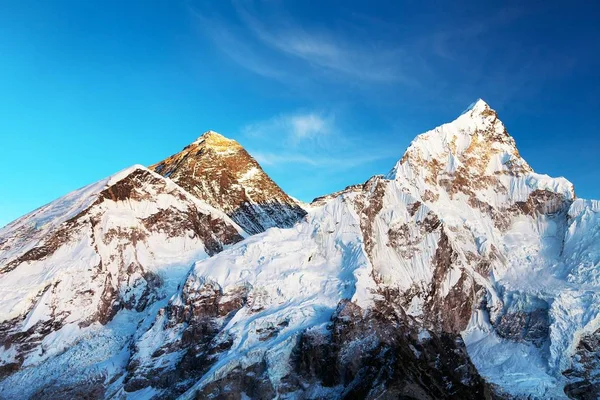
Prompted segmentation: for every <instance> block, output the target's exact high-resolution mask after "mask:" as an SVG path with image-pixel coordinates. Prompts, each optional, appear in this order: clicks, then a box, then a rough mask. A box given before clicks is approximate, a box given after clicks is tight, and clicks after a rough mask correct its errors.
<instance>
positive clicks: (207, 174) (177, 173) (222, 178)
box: [150, 131, 306, 234]
mask: <svg viewBox="0 0 600 400" xmlns="http://www.w3.org/2000/svg"><path fill="white" fill-rule="evenodd" d="M150 169H152V170H154V171H156V172H157V173H159V174H161V175H163V176H165V177H168V178H169V179H171V180H173V182H175V183H177V184H178V185H179V186H181V187H182V188H184V189H185V190H187V191H188V192H189V193H191V194H193V195H194V196H196V197H197V198H199V199H200V200H202V201H204V202H206V203H208V204H210V205H211V206H213V207H215V208H217V209H219V210H221V211H223V212H225V213H226V214H227V215H229V216H230V217H231V219H233V220H234V221H235V222H236V223H237V224H238V225H240V226H241V227H242V228H243V229H244V230H245V231H246V232H248V233H251V234H254V233H259V232H263V231H264V230H266V229H268V228H272V227H279V228H289V227H291V226H292V225H294V224H295V223H296V222H297V221H299V220H300V219H301V218H302V217H303V216H304V215H305V214H306V212H305V211H304V210H303V209H302V207H300V206H299V205H298V204H297V202H296V201H295V200H293V199H292V198H291V197H290V196H288V195H287V194H286V193H285V192H284V191H283V190H281V188H279V186H277V184H275V182H273V181H272V180H271V178H269V176H268V175H267V174H265V172H264V171H263V169H262V168H261V167H260V165H259V164H258V163H257V162H256V161H255V160H254V158H252V156H250V154H248V152H247V151H246V150H245V149H244V148H243V147H242V146H240V144H239V143H238V142H236V141H235V140H231V139H227V138H225V137H224V136H222V135H220V134H218V133H216V132H213V131H208V132H206V133H204V134H203V135H202V136H200V137H199V138H198V139H197V140H196V141H194V142H193V143H192V144H190V145H189V146H186V147H185V148H184V149H183V150H182V151H181V152H179V153H177V154H174V155H172V156H171V157H168V158H167V159H165V160H163V161H161V162H159V163H157V164H155V165H153V166H151V167H150Z"/></svg>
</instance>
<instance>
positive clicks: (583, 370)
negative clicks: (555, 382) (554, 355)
mask: <svg viewBox="0 0 600 400" xmlns="http://www.w3.org/2000/svg"><path fill="white" fill-rule="evenodd" d="M563 375H564V376H565V377H567V378H568V379H569V383H568V384H567V385H566V386H565V393H566V394H567V395H568V396H569V397H570V398H572V399H578V400H597V399H598V398H600V330H598V331H596V332H594V333H592V334H588V335H585V336H583V337H582V338H581V339H580V341H579V345H578V346H577V349H576V350H575V354H574V356H573V359H572V366H571V368H570V369H568V370H566V371H563Z"/></svg>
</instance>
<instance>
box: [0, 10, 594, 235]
mask: <svg viewBox="0 0 600 400" xmlns="http://www.w3.org/2000/svg"><path fill="white" fill-rule="evenodd" d="M594 3H597V2H590V1H586V2H578V1H569V2H552V1H550V2H549V1H543V2H533V1H527V2H522V1H519V2H513V3H510V2H498V1H495V2H485V1H473V2H470V1H462V2H457V1H448V2H435V3H433V2H417V1H405V2H401V1H369V2H363V1H361V2H353V1H329V2H325V1H318V2H316V1H315V2H309V1H289V2H280V1H265V2H251V1H235V2H227V1H214V2H200V1H177V0H175V1H151V0H146V1H135V0H125V1H92V0H71V1H50V0H44V1H36V2H33V1H26V0H25V1H17V0H11V1H7V0H4V1H1V2H0V57H1V62H0V135H1V138H2V141H1V145H0V168H1V170H2V171H3V174H2V181H1V183H0V225H4V224H5V223H8V222H9V221H11V220H13V219H15V218H17V217H19V216H20V215H22V214H24V213H26V212H28V211H31V210H32V209H34V208H36V207H39V206H41V205H42V204H44V203H47V202H49V201H51V200H53V199H55V198H57V197H60V196H61V195H63V194H65V193H67V192H69V191H71V190H74V189H76V188H78V187H81V186H84V185H86V184H88V183H91V182H94V181H96V180H99V179H101V178H102V177H104V176H107V175H110V174H112V173H114V172H116V171H118V170H120V169H122V168H125V167H127V166H129V165H131V164H136V163H139V164H145V165H149V164H152V163H154V162H156V161H159V160H161V159H163V158H165V157H166V156H168V155H170V154H172V153H175V152H177V151H179V150H180V149H181V148H182V147H184V146H185V145H186V144H188V143H190V142H192V141H193V140H194V139H195V138H196V137H197V136H199V135H200V134H201V133H202V132H203V131H205V130H208V129H212V130H216V131H218V132H221V133H222V134H224V135H225V136H228V137H232V138H235V139H237V140H238V141H239V142H240V143H242V144H243V145H244V146H245V147H246V148H247V149H248V150H249V151H250V153H251V154H253V155H254V156H255V157H256V158H257V159H258V160H259V161H260V162H261V163H262V165H263V167H264V168H265V169H266V171H267V172H268V173H269V174H270V175H271V176H272V177H273V178H274V179H275V181H276V182H277V183H279V184H280V185H281V186H282V187H283V188H284V189H285V190H286V191H287V192H289V193H290V194H291V195H293V196H296V197H298V198H300V199H302V200H310V199H312V198H313V197H315V196H318V195H321V194H324V193H327V192H331V191H334V190H339V189H341V188H343V187H344V186H346V185H349V184H354V183H358V182H362V181H364V180H366V179H367V178H368V177H370V176H371V175H373V174H377V173H386V172H387V171H388V170H389V169H390V168H391V167H392V166H393V164H394V163H395V161H396V160H397V159H399V158H400V157H401V156H402V154H403V153H404V150H405V149H406V147H407V146H408V144H409V143H410V141H411V140H412V139H413V138H414V136H416V135H417V134H419V133H421V132H423V131H426V130H428V129H431V128H433V127H435V126H436V125H439V124H441V123H443V122H447V121H450V120H452V119H454V118H455V117H456V116H458V115H459V114H460V113H461V112H462V111H463V110H464V109H465V108H466V107H467V106H468V105H469V104H470V103H471V102H472V101H474V100H475V99H477V98H479V97H481V98H483V99H485V100H486V101H487V102H488V103H489V104H490V105H491V106H492V107H493V108H495V109H496V110H497V111H498V112H499V114H500V117H501V119H502V120H503V121H504V122H505V124H506V125H507V127H508V130H509V132H510V133H511V134H512V135H513V136H514V137H515V139H516V141H517V145H518V146H519V149H520V151H521V154H522V155H523V156H524V157H525V159H526V160H527V161H528V162H529V163H530V164H531V165H532V166H533V168H534V169H535V170H536V171H537V172H540V173H548V174H550V175H554V176H565V177H566V178H568V179H569V180H571V181H572V182H573V183H574V184H575V188H576V191H577V194H578V195H579V196H581V197H586V198H600V185H599V184H600V178H599V176H600V157H599V150H600V139H599V137H598V126H599V124H598V117H599V114H600V107H599V106H600V100H599V99H600V81H599V80H600V79H599V78H600V74H599V72H598V71H599V67H600V27H599V24H598V15H599V14H600V10H599V6H598V5H596V4H594Z"/></svg>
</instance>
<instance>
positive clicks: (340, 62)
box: [194, 2, 413, 84]
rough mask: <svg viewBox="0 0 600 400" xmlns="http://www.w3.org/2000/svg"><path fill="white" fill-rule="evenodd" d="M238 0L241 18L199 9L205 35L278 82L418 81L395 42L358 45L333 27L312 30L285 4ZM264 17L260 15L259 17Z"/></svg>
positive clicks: (236, 7)
mask: <svg viewBox="0 0 600 400" xmlns="http://www.w3.org/2000/svg"><path fill="white" fill-rule="evenodd" d="M252 4H253V3H251V2H233V11H234V15H235V17H236V18H235V19H232V18H231V17H229V18H225V17H223V16H222V15H220V14H219V13H214V12H211V10H210V9H209V10H206V9H204V10H198V9H195V10H194V14H195V15H196V17H197V19H198V20H199V22H200V23H199V26H200V27H201V28H202V32H203V34H204V36H206V37H209V38H210V39H211V40H212V41H213V43H214V45H215V47H216V48H218V49H219V51H221V52H223V53H224V54H225V55H226V56H228V57H229V58H230V59H231V60H232V61H233V62H235V63H236V64H238V65H239V66H242V67H244V68H246V69H248V70H250V71H251V72H253V73H256V74H258V75H262V76H264V77H267V78H274V79H278V80H286V81H287V83H291V82H290V81H303V80H306V79H308V78H307V76H306V74H307V73H310V78H319V77H321V78H323V79H326V80H328V81H332V80H333V81H342V82H346V83H348V82H351V83H355V84H356V83H359V82H365V83H394V82H405V83H407V82H413V80H408V79H407V78H406V77H405V76H404V74H403V73H402V72H401V71H400V69H399V66H400V65H401V63H400V58H401V57H402V56H403V52H402V50H401V49H400V48H398V47H394V46H385V45H382V44H377V45H374V44H371V43H356V42H355V41H352V40H345V39H344V37H343V36H342V35H336V34H335V33H334V32H331V31H328V30H316V29H311V30H308V29H306V28H303V27H302V26H300V25H299V24H297V23H296V22H295V21H294V19H293V18H292V17H290V16H289V15H288V14H286V13H285V11H283V10H282V9H280V8H274V9H273V8H271V9H270V10H269V11H270V12H267V10H260V12H258V11H257V10H256V9H254V8H253V7H252ZM258 15H260V17H258Z"/></svg>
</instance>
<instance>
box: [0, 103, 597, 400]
mask: <svg viewBox="0 0 600 400" xmlns="http://www.w3.org/2000/svg"><path fill="white" fill-rule="evenodd" d="M257 165H258V164H256V162H255V161H254V160H253V159H251V157H250V156H249V155H247V153H246V152H245V150H243V148H241V146H239V144H237V142H235V141H231V140H229V139H226V138H224V137H223V136H221V135H218V134H216V133H214V132H208V133H206V134H205V135H203V136H201V137H200V138H199V139H198V140H197V141H196V142H194V143H193V144H192V145H190V146H188V147H186V148H185V149H184V150H183V151H182V152H181V153H178V154H176V155H174V156H172V157H170V158H168V159H166V160H165V161H163V162H161V163H158V164H156V165H154V166H153V167H151V168H152V169H154V170H155V171H156V172H159V173H160V174H161V175H164V176H168V178H164V177H162V176H160V175H158V174H155V173H153V172H151V171H149V170H147V169H145V168H143V167H135V168H134V169H133V170H128V171H126V172H123V173H121V174H119V175H118V176H117V177H113V178H109V179H108V180H107V181H102V182H100V183H98V184H96V185H92V186H91V187H88V188H84V189H82V190H81V191H78V192H75V193H73V194H71V195H69V196H67V197H66V198H64V199H62V200H60V201H57V202H55V203H52V204H51V205H49V206H46V207H44V208H42V209H40V210H38V211H36V212H34V213H32V214H30V215H28V216H26V217H23V218H22V219H20V220H18V221H16V222H15V223H13V224H11V225H9V226H7V227H6V228H4V229H3V230H2V231H0V288H2V291H0V293H2V299H1V300H2V302H3V303H2V304H3V307H2V310H10V312H8V313H7V314H6V315H3V316H2V317H3V318H4V320H3V322H2V323H1V324H2V325H1V329H0V338H2V340H3V343H4V348H3V349H2V353H0V355H1V356H0V363H1V368H2V369H1V371H2V374H3V378H2V380H1V381H0V389H1V390H0V391H1V392H2V395H5V396H9V397H11V398H29V397H41V398H56V397H57V396H58V397H72V398H75V397H81V396H88V397H89V398H119V399H121V398H123V399H126V398H142V399H145V398H148V399H150V398H156V399H158V398H182V399H186V398H240V399H241V398H257V399H267V398H269V399H270V398H275V397H277V398H311V399H312V398H315V399H316V398H373V399H374V398H418V399H438V398H461V399H467V398H473V399H479V398H576V399H595V398H597V397H598V395H599V393H600V378H599V377H600V370H599V367H598V365H599V364H598V363H597V358H598V356H599V353H598V349H597V348H596V347H597V346H596V345H595V344H596V341H597V336H598V335H599V333H598V332H600V306H599V304H600V302H598V300H599V299H598V295H599V293H600V291H599V290H598V289H599V288H600V271H599V268H598V265H600V206H599V205H598V204H599V203H598V202H597V201H586V200H582V199H577V198H576V197H575V194H574V189H573V186H572V184H571V183H570V182H568V181H567V180H565V179H564V178H551V177H549V176H546V175H541V174H537V173H535V172H533V170H532V169H531V167H530V166H529V165H528V164H527V162H526V161H525V160H523V159H522V157H521V156H520V154H519V152H518V150H517V147H516V144H515V142H514V139H513V138H512V137H511V136H510V135H509V134H508V132H507V130H506V128H505V126H504V124H503V123H502V122H501V121H500V119H499V118H498V115H497V113H496V112H495V111H494V110H492V109H491V108H490V107H489V105H487V104H486V103H485V102H483V101H482V100H479V101H477V102H476V103H474V104H473V105H472V107H470V108H469V109H468V110H467V111H466V112H464V113H463V114H462V115H461V116H459V117H458V118H457V119H456V120H455V121H453V122H451V123H448V124H444V125H442V126H440V127H438V128H436V129H434V130H432V131H429V132H426V133H424V134H422V135H419V136H418V137H417V138H415V140H414V141H413V142H412V143H411V145H410V146H409V148H408V149H407V151H406V152H405V155H404V156H403V157H402V159H401V160H400V161H399V162H398V163H397V164H396V166H395V167H394V168H393V169H392V171H391V172H390V173H388V174H387V175H386V176H375V177H373V178H371V179H369V180H368V181H367V182H365V183H364V184H361V185H354V186H351V187H349V188H347V189H346V190H343V191H340V192H337V193H334V194H332V195H329V196H324V197H321V198H319V199H315V201H314V202H313V203H312V204H311V205H310V206H308V207H307V210H306V211H305V210H299V209H298V208H296V207H299V206H298V205H297V204H296V202H295V201H293V200H292V199H291V198H290V197H289V196H287V195H285V194H284V193H283V192H282V191H281V189H279V188H278V187H277V186H276V185H275V184H274V183H273V182H272V181H271V180H270V179H268V177H267V178H265V176H266V175H264V172H262V170H260V169H259V168H260V167H259V166H258V167H257ZM250 172H252V173H250ZM130 175H133V176H132V177H130V178H126V179H122V178H123V177H124V176H127V177H129V176H130ZM263 175H264V176H263ZM121 181H125V182H121ZM282 193H283V194H282ZM271 200H273V201H271ZM273 203H276V204H277V206H276V207H270V206H268V207H266V206H265V204H273ZM209 204H210V205H209ZM211 205H216V207H215V208H217V209H215V208H213V207H211ZM269 207H270V208H269ZM65 211H67V212H65ZM226 214H227V215H226ZM88 221H89V222H88ZM234 221H235V222H234ZM236 222H237V224H236ZM88 225H89V227H88ZM73 228H75V229H73ZM267 228H270V229H267ZM89 232H91V233H89ZM248 234H251V235H248ZM71 235H74V236H73V237H72V236H71ZM65 237H66V239H65ZM165 241H166V242H165ZM53 243H59V244H60V245H58V246H55V245H53ZM101 243H103V244H101ZM94 244H95V246H96V247H94ZM84 250H85V254H90V255H89V256H86V257H76V256H75V257H74V255H76V254H82V253H81V252H82V251H84ZM94 252H95V253H96V255H94ZM182 252H184V253H185V254H186V255H185V256H182V255H181V254H182ZM60 257H62V258H60ZM69 257H70V258H73V259H75V260H79V261H74V262H70V263H66V262H65V266H63V265H62V264H61V263H59V262H55V261H53V260H54V259H57V260H59V261H61V262H63V261H64V260H67V259H68V258H69ZM98 257H99V258H100V259H101V261H102V262H101V263H100V264H99V266H98V267H96V269H94V268H91V269H90V268H89V265H97V262H96V260H97V258H98ZM82 260H83V261H82ZM193 261H195V262H193ZM192 262H193V264H192ZM190 264H192V267H191V268H189V267H188V266H189V265H190ZM86 268H87V269H90V271H92V272H89V273H88V272H85V273H83V272H81V271H83V270H86ZM36 269H38V270H41V271H44V274H43V276H44V279H41V280H38V282H36V286H35V289H34V287H33V286H32V285H30V283H31V281H32V279H31V276H28V275H27V274H25V273H23V272H22V271H30V270H31V271H35V270H36ZM63 270H64V271H65V273H66V274H69V275H73V276H78V275H81V277H82V282H80V283H76V284H75V286H74V287H76V288H81V289H77V290H70V291H69V290H66V289H65V286H64V285H65V283H64V282H67V283H72V282H73V281H69V280H66V279H65V277H64V275H61V276H60V278H57V276H58V275H57V274H56V273H55V271H59V272H60V271H63ZM20 271H21V272H20ZM47 271H52V273H50V274H49V273H48V272H47ZM93 271H100V272H99V273H94V272H93ZM103 271H106V272H103ZM108 273H110V277H109V278H107V276H109V275H107V274H108ZM86 274H87V275H86ZM90 274H91V275H90ZM96 275H98V276H100V278H97V277H96ZM113 276H116V277H113ZM102 277H103V278H102ZM83 280H85V281H86V282H83ZM88 281H89V282H92V284H89V283H87V282H88ZM94 282H100V283H98V284H96V283H94ZM105 282H109V283H110V284H108V286H107V285H106V283H105ZM102 283H103V284H104V286H102ZM61 285H63V286H61ZM90 285H91V286H93V287H92V289H91V290H92V292H93V293H92V294H85V293H88V292H86V290H88V287H89V286H90ZM96 286H98V288H96ZM55 288H57V289H55ZM61 288H62V289H61ZM102 288H104V289H102ZM100 292H101V293H102V295H98V294H97V293H100ZM15 293H20V294H15ZM48 293H50V294H48ZM107 293H108V294H107ZM19 296H20V297H19ZM52 296H55V297H56V298H60V299H61V300H62V302H61V303H60V304H57V303H56V301H52V298H53V297H52ZM86 296H87V297H86ZM89 298H91V299H92V300H91V302H90V300H89ZM32 304H33V306H32ZM82 305H85V306H82ZM98 305H102V307H104V308H105V309H106V310H109V311H107V312H105V313H101V315H105V317H102V318H101V317H100V316H98V314H95V313H94V312H92V309H93V308H97V307H98ZM104 305H107V306H106V307H105V306H104ZM85 307H88V308H85ZM102 307H100V308H102ZM48 310H50V311H48ZM75 310H77V311H78V312H79V311H80V313H79V314H77V313H76V311H75ZM65 315H66V316H65ZM90 315H91V316H93V317H92V318H91V319H85V318H84V317H85V316H88V317H89V316H90ZM36 321H42V322H43V324H42V325H39V323H38V324H37V325H36ZM86 324H89V325H86ZM34 326H35V328H34V329H32V327H34ZM75 327H77V328H75ZM65 371H66V372H65Z"/></svg>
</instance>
